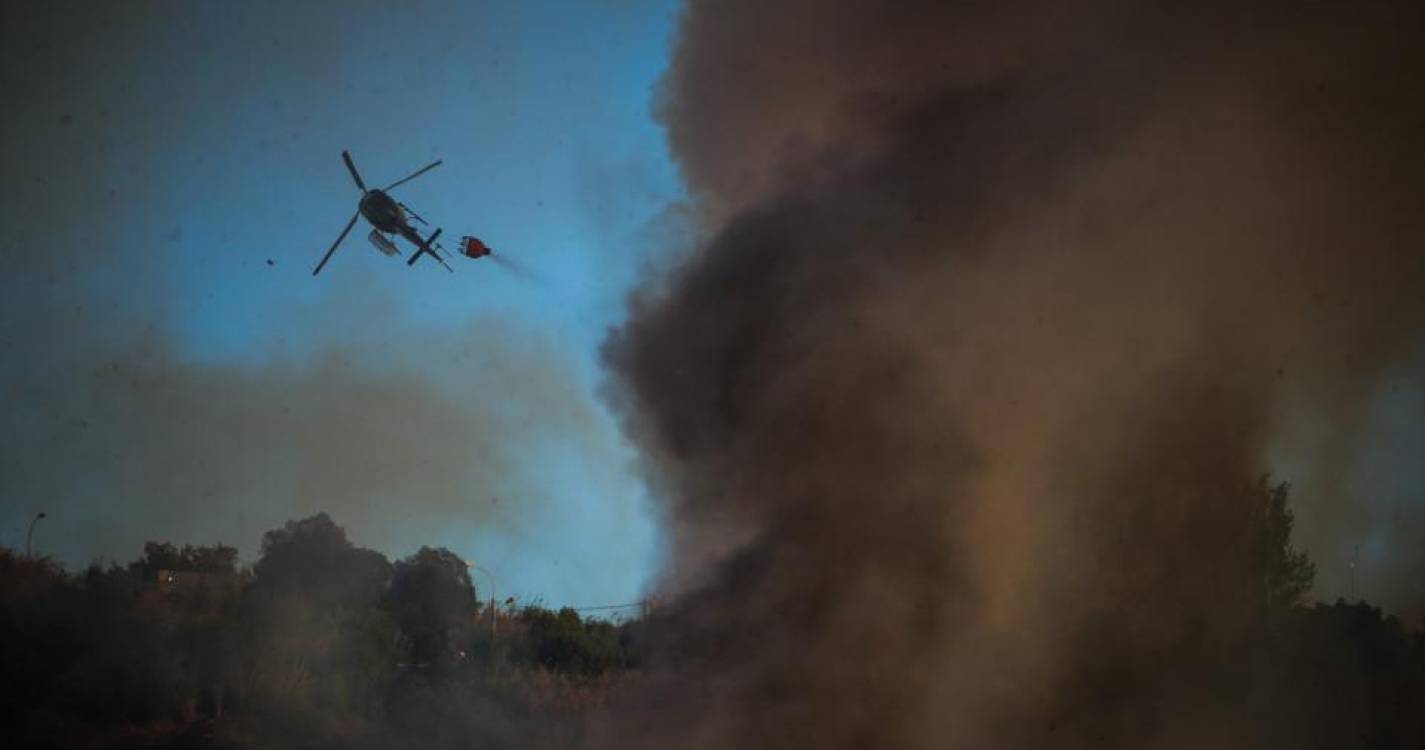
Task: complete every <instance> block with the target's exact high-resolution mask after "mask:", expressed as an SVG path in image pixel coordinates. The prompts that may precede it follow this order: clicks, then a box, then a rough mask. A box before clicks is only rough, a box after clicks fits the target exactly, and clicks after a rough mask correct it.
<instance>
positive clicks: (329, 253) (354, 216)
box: [312, 169, 361, 276]
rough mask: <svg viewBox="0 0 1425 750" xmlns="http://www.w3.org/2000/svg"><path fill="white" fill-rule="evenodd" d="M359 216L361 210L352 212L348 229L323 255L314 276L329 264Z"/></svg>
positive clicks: (343, 231) (313, 272)
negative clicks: (337, 247)
mask: <svg viewBox="0 0 1425 750" xmlns="http://www.w3.org/2000/svg"><path fill="white" fill-rule="evenodd" d="M351 173H352V174H356V170H354V169H353V170H351ZM358 179H360V178H358ZM359 218H361V211H359V210H358V211H357V212H356V213H355V214H352V216H351V221H348V222H347V223H346V229H343V230H341V234H340V235H339V236H338V237H337V238H336V242H333V243H332V246H331V249H329V250H327V254H326V255H323V256H322V262H321V263H318V264H317V267H316V268H315V269H314V270H313V271H312V275H313V276H316V275H317V274H319V273H321V272H322V266H325V265H326V264H327V261H329V260H331V257H332V253H334V252H336V246H337V245H340V244H341V241H342V240H344V239H346V235H347V234H348V233H349V232H351V228H352V227H354V226H356V220H357V219H359Z"/></svg>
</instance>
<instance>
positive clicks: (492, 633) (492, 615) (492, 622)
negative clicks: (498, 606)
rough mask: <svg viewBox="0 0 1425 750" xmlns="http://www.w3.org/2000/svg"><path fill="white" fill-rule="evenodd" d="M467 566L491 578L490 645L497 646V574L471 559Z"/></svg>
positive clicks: (466, 562)
mask: <svg viewBox="0 0 1425 750" xmlns="http://www.w3.org/2000/svg"><path fill="white" fill-rule="evenodd" d="M465 567H467V568H470V569H471V570H478V571H480V572H481V573H484V574H485V577H486V578H488V579H490V647H491V648H494V647H495V574H493V573H491V572H490V571H488V570H485V569H484V568H482V567H480V566H479V565H476V564H475V563H474V562H472V561H470V560H466V561H465Z"/></svg>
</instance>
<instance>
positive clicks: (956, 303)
mask: <svg viewBox="0 0 1425 750" xmlns="http://www.w3.org/2000/svg"><path fill="white" fill-rule="evenodd" d="M1157 6H1161V7H1157ZM1421 15H1422V11H1421V10H1420V9H1419V5H1418V4H1413V3H1405V2H1399V3H1373V4H1369V5H1366V6H1360V5H1351V6H1346V5H1340V4H1310V5H1302V4H1300V3H1285V2H1253V3H1211V2H1209V3H1197V4H1191V5H1180V4H1167V3H1163V4H1137V3H1114V2H1097V3H1074V4H1068V5H1066V4H1061V3H1035V2H1023V3H943V2H925V3H911V2H908V3H896V4H885V3H881V2H837V3H810V2H789V3H776V4H767V3H762V2H752V1H751V0H746V1H742V0H737V1H734V2H725V3H716V4H713V3H692V4H690V6H689V7H688V8H687V10H686V12H685V15H684V17H683V19H682V29H681V38H680V41H679V46H678V49H677V53H676V55H675V59H674V62H673V67H672V69H671V72H670V73H669V76H668V79H667V81H666V91H665V95H666V98H665V102H664V106H663V114H664V117H665V119H666V122H667V126H668V129H669V134H670V141H671V144H672V147H673V149H674V152H675V154H676V156H677V158H678V159H679V161H680V164H681V166H682V169H683V172H684V175H685V177H686V179H687V181H688V184H689V186H690V188H691V190H692V191H693V194H694V195H695V197H696V198H697V200H698V202H699V206H700V216H701V217H702V218H703V219H704V220H705V222H706V226H707V232H708V236H709V237H710V239H709V240H708V241H707V242H706V243H705V246H704V247H703V248H702V249H701V250H700V251H699V253H698V254H697V255H696V256H695V257H694V258H693V259H692V260H691V261H690V262H689V263H688V264H687V265H686V266H685V267H684V268H682V269H681V270H680V271H678V272H676V273H674V274H672V275H671V276H669V277H668V278H666V279H660V280H659V281H657V282H653V283H650V284H649V285H648V286H647V287H646V288H645V289H644V290H643V291H642V292H641V293H640V294H639V295H638V296H637V297H636V298H635V301H634V305H633V315H632V319H631V321H630V322H629V323H628V324H627V325H626V326H625V327H624V328H623V329H621V330H620V331H618V332H616V333H615V334H614V335H613V336H612V338H611V339H610V341H609V342H608V345H607V350H606V354H607V357H608V359H609V361H610V363H611V364H612V366H613V367H614V368H615V370H616V371H617V373H618V385H617V386H616V387H615V391H616V395H615V399H616V400H617V401H618V402H619V403H620V405H621V406H622V408H623V413H624V415H625V419H626V426H627V429H628V431H629V434H630V435H631V436H632V437H633V439H634V440H635V441H636V442H638V443H639V444H640V446H641V447H642V448H643V449H644V451H645V454H646V455H647V456H648V457H649V458H648V464H649V473H650V475H651V476H652V477H653V480H654V482H655V485H656V488H657V491H658V492H659V493H660V495H661V496H662V497H664V498H665V499H666V501H667V503H668V510H667V513H668V518H669V525H670V527H671V528H672V530H673V533H674V535H675V542H674V557H675V563H674V566H675V567H674V569H673V570H672V571H671V572H670V582H669V586H670V587H671V588H672V589H674V590H676V591H678V592H681V593H682V598H681V599H680V603H679V604H678V605H677V606H675V607H674V608H673V614H672V615H671V618H672V619H671V622H672V628H673V634H672V635H671V636H670V637H669V639H668V643H666V644H665V648H664V657H665V658H666V659H667V660H668V662H669V666H668V668H667V673H666V674H665V675H663V676H662V677H659V678H657V679H656V680H655V682H656V683H657V687H656V688H655V689H654V690H652V691H651V692H650V695H653V696H656V698H648V700H649V701H652V705H653V706H654V707H655V708H656V710H654V711H638V712H636V714H637V718H636V720H635V721H636V722H637V724H636V726H637V731H636V732H635V734H636V735H637V736H640V737H644V738H646V739H647V745H648V746H650V747H669V746H678V747H699V748H702V747H706V748H721V747H748V746H777V747H869V746H876V747H1038V746H1042V745H1046V744H1048V745H1053V746H1060V747H1078V746H1104V745H1108V746H1121V747H1141V746H1155V747H1202V746H1213V747H1238V746H1242V747H1246V746H1269V745H1273V744H1276V745H1280V744H1281V743H1282V742H1287V743H1288V744H1290V743H1291V742H1292V741H1294V740H1300V739H1301V737H1300V736H1297V735H1291V734H1290V733H1289V731H1288V730H1287V729H1283V727H1292V726H1296V727H1302V726H1305V725H1304V724H1302V723H1301V721H1300V719H1302V718H1303V717H1306V718H1309V717H1310V716H1311V712H1310V711H1306V712H1305V713H1302V711H1303V709H1302V708H1301V706H1304V705H1307V706H1309V705H1312V704H1311V703H1310V701H1311V700H1315V699H1314V698H1313V699H1306V698H1303V699H1302V701H1298V702H1295V703H1292V702H1291V701H1286V700H1283V702H1282V704H1281V705H1278V704H1275V703H1271V702H1270V701H1268V702H1267V703H1265V704H1264V703H1253V702H1251V701H1250V700H1248V698H1247V697H1243V696H1237V697H1232V696H1231V695H1228V694H1227V693H1224V692H1223V688H1224V686H1240V685H1244V684H1247V683H1250V682H1251V680H1250V679H1248V678H1249V677H1250V676H1251V675H1252V674H1253V672H1252V669H1253V667H1252V665H1251V664H1250V663H1246V662H1242V661H1240V660H1238V661H1230V660H1227V663H1224V660H1223V659H1222V658H1220V656H1215V655H1220V654H1224V653H1229V652H1232V653H1235V652H1233V651H1232V649H1233V648H1236V646H1235V645H1234V644H1240V643H1241V642H1242V641H1243V640H1244V639H1247V638H1249V637H1250V636H1249V634H1250V633H1251V632H1253V631H1252V628H1253V627H1254V626H1253V623H1254V622H1255V621H1256V620H1255V619H1254V618H1255V617H1256V615H1255V614H1254V612H1256V606H1257V605H1256V603H1255V600H1254V598H1253V596H1254V595H1253V593H1252V592H1253V588H1252V586H1253V583H1252V582H1251V581H1250V580H1249V579H1250V578H1251V576H1252V574H1253V571H1254V568H1253V564H1254V561H1253V560H1252V559H1249V558H1250V557H1251V553H1250V552H1249V548H1250V546H1251V545H1250V543H1249V540H1248V539H1247V538H1246V536H1245V535H1247V534H1248V533H1249V532H1248V531H1247V530H1248V529H1250V528H1251V527H1252V523H1253V520H1252V519H1253V513H1254V510H1253V508H1251V507H1249V506H1248V505H1247V504H1246V500H1245V499H1244V498H1246V497H1248V496H1250V492H1244V488H1249V487H1252V486H1253V483H1254V482H1255V481H1256V479H1257V477H1259V476H1260V475H1261V474H1262V473H1263V472H1266V471H1276V472H1277V474H1278V475H1279V476H1281V475H1282V474H1283V473H1284V471H1283V469H1282V468H1281V467H1277V466H1273V465H1271V463H1270V461H1269V455H1270V453H1271V450H1272V448H1273V446H1275V445H1278V444H1280V443H1281V442H1282V441H1284V440H1286V439H1287V438H1286V437H1284V435H1285V433H1286V431H1287V430H1288V429H1289V428H1290V427H1291V425H1293V424H1296V423H1298V422H1299V421H1301V420H1311V421H1314V422H1316V423H1322V424H1326V425H1329V430H1328V437H1326V438H1324V439H1322V440H1321V441H1320V442H1319V444H1318V445H1319V450H1317V451H1315V452H1313V453H1312V454H1311V455H1308V456H1305V457H1302V463H1301V465H1302V466H1306V467H1307V468H1308V469H1309V471H1307V470H1306V469H1303V470H1302V474H1301V475H1300V476H1287V477H1286V478H1288V479H1298V480H1302V481H1300V482H1299V484H1298V487H1297V490H1296V492H1295V497H1297V498H1307V499H1308V501H1309V502H1310V505H1309V506H1303V508H1305V510H1302V512H1301V516H1302V521H1303V522H1302V529H1301V531H1302V533H1301V534H1299V535H1298V544H1299V546H1303V545H1304V546H1306V547H1307V548H1308V549H1320V548H1325V547H1329V545H1330V544H1332V543H1336V544H1339V540H1333V538H1332V535H1333V534H1336V533H1338V532H1339V533H1347V534H1348V533H1364V531H1363V530H1364V529H1366V528H1367V527H1368V526H1369V524H1370V523H1371V522H1372V519H1370V518H1369V517H1367V516H1365V515H1364V511H1362V510H1361V509H1360V508H1359V507H1358V506H1357V505H1356V504H1354V503H1353V502H1352V501H1351V498H1350V497H1349V495H1348V493H1347V490H1348V488H1347V487H1346V486H1345V485H1346V482H1347V479H1348V477H1349V475H1350V468H1351V467H1350V465H1349V464H1350V462H1351V460H1352V457H1353V456H1355V455H1356V451H1357V450H1359V449H1360V448H1361V446H1363V445H1368V443H1369V439H1370V436H1369V435H1368V434H1367V433H1368V430H1367V429H1366V427H1367V424H1366V421H1367V420H1366V416H1365V413H1366V410H1367V407H1368V406H1369V405H1370V404H1372V403H1374V402H1375V400H1376V399H1378V398H1379V397H1380V394H1379V393H1378V388H1379V386H1380V385H1381V383H1382V378H1384V377H1386V376H1387V374H1388V373H1391V372H1393V370H1392V368H1397V367H1400V366H1402V363H1403V362H1406V361H1408V360H1409V358H1410V356H1411V355H1412V353H1413V352H1415V351H1418V348H1419V347H1420V345H1421V343H1422V337H1421V333H1422V332H1423V331H1425V295H1422V294H1421V291H1420V290H1422V289H1425V253H1422V252H1421V247H1422V240H1425V231H1422V230H1425V214H1422V212H1421V211H1420V210H1419V207H1420V205H1419V201H1420V197H1421V196H1422V195H1425V192H1422V190H1421V188H1422V185H1421V177H1420V172H1419V169H1418V165H1420V164H1422V163H1425V159H1422V157H1425V148H1422V145H1421V143H1422V138H1421V135H1422V130H1421V128H1422V125H1425V111H1422V106H1421V104H1420V102H1421V100H1420V97H1419V96H1418V85H1419V80H1418V72H1419V71H1421V70H1422V69H1423V68H1422V66H1421V63H1422V59H1421V57H1422V52H1421V48H1420V45H1419V44H1418V42H1417V40H1418V38H1419V34H1420V32H1421V31H1422V24H1421V20H1422V17H1421ZM1397 377H1398V375H1397ZM1305 480H1309V481H1305ZM1308 511H1309V512H1308ZM1408 522H1409V521H1408V520H1407V521H1406V523H1408ZM1414 528H1415V529H1416V531H1418V530H1419V527H1418V526H1416V527H1414ZM1402 554H1404V553H1402ZM1409 554H1412V555H1414V554H1418V549H1415V550H1410V551H1409ZM1412 567H1413V566H1412V565H1409V564H1402V565H1396V566H1395V567H1394V568H1393V569H1394V570H1398V571H1404V570H1410V569H1412ZM1412 586H1413V588H1412ZM1381 591H1383V592H1384V596H1383V597H1382V598H1383V599H1385V600H1386V603H1387V604H1388V605H1389V606H1391V607H1392V608H1394V609H1397V610H1402V611H1411V610H1414V611H1418V607H1419V605H1420V604H1421V603H1422V602H1421V600H1420V599H1419V595H1420V593H1421V592H1420V590H1419V588H1418V583H1416V582H1410V581H1407V580H1405V579H1403V578H1402V579H1397V580H1394V581H1387V582H1384V583H1382V584H1381ZM1252 684H1256V685H1260V684H1263V683H1260V682H1257V683H1252ZM1244 689H1245V690H1250V688H1244ZM1270 692H1271V691H1265V693H1270ZM1265 693H1264V694H1265ZM1233 695H1236V694H1233ZM1254 695H1255V694H1254ZM1239 698H1240V700H1239ZM1287 704H1290V705H1291V706H1293V708H1292V709H1291V711H1296V712H1297V713H1291V712H1290V711H1288V709H1286V708H1282V707H1281V706H1282V705H1287ZM1319 708H1321V709H1323V710H1324V708H1325V706H1324V705H1322V706H1320V707H1319ZM1320 715H1324V714H1320ZM1333 720H1334V721H1337V722H1338V723H1337V726H1346V725H1349V724H1350V722H1351V721H1352V720H1353V719H1352V717H1351V716H1339V715H1338V716H1337V717H1336V719H1333ZM624 731H628V728H627V727H625V728H624ZM1283 732H1286V733H1285V734H1284V733H1283ZM624 739H626V736H625V737H624Z"/></svg>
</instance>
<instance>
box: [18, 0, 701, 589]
mask: <svg viewBox="0 0 1425 750" xmlns="http://www.w3.org/2000/svg"><path fill="white" fill-rule="evenodd" d="M675 11H676V8H675V7H674V3H672V2H671V0H658V1H656V2H644V1H641V0H640V1H637V2H632V1H616V0H610V1H608V2H589V3H556V2H526V1H521V2H495V3H443V2H422V3H399V4H395V3H385V2H380V3H374V2H373V3H340V4H337V3H285V2H281V3H141V4H126V5H125V7H123V8H122V9H116V8H114V7H108V6H104V5H103V4H98V3H90V4H85V5H65V6H64V7H53V6H49V5H46V6H44V7H40V6H28V7H26V8H23V9H19V8H16V7H14V6H7V8H6V9H5V10H4V11H3V15H4V23H3V24H0V25H3V27H4V31H3V32H0V34H3V40H0V41H3V52H0V55H3V64H0V78H3V80H4V85H5V88H6V90H7V91H9V92H10V103H9V104H8V105H7V113H6V116H5V118H4V120H3V123H0V127H3V139H0V169H3V174H4V184H5V186H6V187H5V193H4V195H5V199H4V200H3V202H0V214H3V217H2V218H0V255H3V261H4V266H5V269H6V271H5V276H4V279H3V281H0V293H3V302H0V304H3V311H4V316H3V319H0V337H3V339H2V341H3V345H4V347H5V351H6V352H7V356H6V357H5V358H4V360H3V362H0V384H3V386H4V387H5V389H6V390H7V391H8V393H7V394H6V398H7V402H8V403H9V404H10V406H9V407H8V408H7V410H6V416H5V421H4V423H3V426H0V448H3V453H0V543H3V544H5V545H7V546H11V547H22V546H23V545H24V535H25V526H26V523H27V521H28V520H29V519H30V518H31V517H32V516H33V514H34V513H35V512H37V511H39V510H44V511H46V512H47V513H48V514H49V517H48V518H47V519H46V520H44V521H42V522H40V525H39V526H38V529H37V531H36V533H35V546H36V548H37V550H38V551H40V552H44V553H46V554H53V555H56V556H58V557H59V558H60V559H62V560H64V561H65V562H66V563H68V564H71V565H74V564H82V563H84V562H87V561H88V560H90V559H92V558H95V557H102V558H106V559H115V560H119V561H125V560H128V559H132V558H133V557H136V556H137V555H138V554H139V553H140V551H141V545H142V542H143V541H144V540H145V539H149V538H157V539H171V540H172V541H174V542H178V543H184V542H194V543H210V542H215V541H219V540H221V541H223V542H226V543H230V544H236V545H237V546H238V547H239V548H240V549H241V551H242V556H243V559H244V560H245V561H248V562H251V561H252V560H254V559H255V557H256V555H257V552H258V548H259V543H260V538H261V533H262V531H264V530H266V529H270V528H273V527H275V526H279V525H281V523H282V522H284V521H286V520H288V519H291V518H296V517H300V516H304V515H308V514H311V513H314V512H317V511H322V510H325V511H329V512H330V513H331V514H332V516H333V517H334V518H335V519H336V521H337V522H338V523H340V524H343V525H344V526H346V528H347V530H348V533H349V535H350V536H351V537H352V539H353V541H355V542H356V543H358V544H364V545H368V546H373V547H376V548H378V549H380V550H381V551H383V552H385V553H386V554H388V555H390V556H393V557H395V556H400V555H405V554H408V553H410V552H413V551H414V550H415V549H416V548H417V547H418V546H420V545H421V544H438V545H446V546H449V547H450V548H452V549H454V550H455V551H457V552H458V553H460V554H462V555H465V556H467V557H470V558H473V559H475V560H477V561H478V562H479V563H480V564H481V565H482V566H484V567H486V568H488V569H490V570H492V571H493V572H494V573H495V575H496V576H497V578H498V579H499V580H498V588H499V593H500V595H501V596H504V595H507V594H515V595H520V596H522V597H525V598H540V597H542V598H543V600H544V601H545V602H546V603H549V604H575V605H583V604H605V603H613V602H625V601H631V600H634V599H636V598H638V596H639V595H640V593H641V590H642V587H643V586H644V585H645V583H646V582H647V581H648V579H649V576H650V575H651V574H652V572H653V571H654V570H655V568H656V566H657V559H658V555H659V548H658V540H657V532H656V521H655V519H654V518H653V517H652V515H651V511H650V510H649V506H648V504H647V500H646V497H645V495H644V490H643V488H642V485H641V483H640V482H639V481H638V480H637V479H636V478H635V476H634V473H633V471H632V468H631V455H632V454H631V451H630V449H629V448H628V447H627V446H626V445H625V444H624V442H623V441H622V439H621V438H620V436H619V434H618V430H617V427H616V425H615V424H614V422H613V420H612V419H611V418H610V416H609V415H608V412H607V411H606V409H605V408H604V406H603V405H602V403H601V402H600V400H599V397H598V390H599V387H600V379H601V377H602V375H601V374H600V370H599V368H598V366H597V359H596V350H597V346H598V343H599V341H600V340H601V339H602V337H603V336H604V332H605V331H606V329H607V328H608V327H609V326H610V325H611V324H614V323H616V322H617V321H618V320H619V318H620V316H621V314H622V309H623V300H624V295H625V294H626V293H627V292H628V290H629V289H630V288H631V286H632V284H633V282H634V280H635V279H636V278H637V276H638V273H639V270H640V269H641V268H642V267H643V266H644V265H645V264H647V263H649V262H657V261H658V260H659V259H658V258H656V257H650V256H649V255H647V253H648V252H650V251H653V252H673V251H675V250H676V248H677V247H678V242H676V241H673V240H670V238H674V237H676V233H677V232H678V231H679V222H678V215H679V212H678V210H677V208H676V206H677V205H678V201H679V199H680V197H681V196H680V192H679V191H680V188H679V184H678V180H677V177H676V174H675V171H674V169H673V167H672V166H671V163H670V162H669V160H668V158H667V156H666V148H665V145H664V142H663V136H662V131H661V129H660V128H659V126H658V125H657V123H656V122H655V121H654V119H653V117H652V114H651V113H652V107H653V101H654V98H655V84H656V82H657V80H658V78H659V76H660V74H661V72H662V70H663V68H664V66H665V65H666V60H667V55H668V50H669V47H670V44H671V34H672V31H673V27H674V21H675ZM344 148H347V149H350V150H351V152H352V154H353V156H354V157H355V160H356V163H357V166H358V167H359V169H360V170H361V172H362V174H363V176H364V177H365V179H366V181H367V182H368V183H371V184H386V183H389V182H392V181H394V180H396V179H398V178H400V177H402V176H404V175H405V174H407V173H409V172H410V171H413V170H414V169H416V168H418V167H420V166H422V165H424V164H426V163H428V162H430V161H432V160H434V159H437V158H439V159H443V160H444V161H445V164H444V166H442V167H440V168H439V169H437V170H434V171H432V172H430V173H428V174H427V175H425V176H423V177H421V178H420V179H419V180H417V181H414V182H412V183H410V184H409V185H406V186H403V187H402V188H400V189H399V190H398V191H397V197H398V198H400V199H401V200H403V201H405V202H407V203H409V204H410V205H412V206H413V207H414V208H416V209H417V210H418V211H419V212H420V213H421V214H422V215H423V216H424V217H426V218H427V219H429V220H431V222H432V223H433V225H437V226H442V227H444V229H445V233H446V236H448V237H452V238H454V237H458V236H460V235H461V234H467V233H468V234H474V235H477V236H479V237H481V238H482V239H484V240H485V241H486V242H487V243H488V244H490V245H491V246H492V247H494V248H496V250H497V252H501V253H504V254H506V256H507V257H508V258H509V259H510V260H511V261H512V262H513V263H514V264H515V267H514V268H513V269H512V268H507V267H501V266H498V265H496V264H493V263H491V262H489V260H488V259H487V260H482V261H470V260H467V259H461V258H456V259H454V260H453V261H452V263H453V265H454V266H455V267H456V271H457V273H456V274H455V275H450V274H447V273H446V272H445V271H444V270H442V269H440V268H438V267H436V266H434V265H430V264H428V263H422V264H420V265H419V266H417V267H416V268H414V269H412V268H407V267H406V266H405V264H404V263H403V262H401V261H400V260H399V259H393V258H387V257H385V256H383V255H381V254H379V253H378V252H377V251H376V250H375V249H374V248H372V247H371V245H370V244H369V243H368V241H367V239H366V236H365V235H366V232H367V231H369V227H366V226H365V225H364V223H362V224H359V225H358V226H357V227H356V228H355V229H354V230H353V231H352V233H351V235H350V236H349V237H348V238H347V240H346V242H345V243H344V245H343V246H342V248H341V249H340V250H339V251H338V252H337V254H336V256H335V257H334V258H333V259H332V261H331V263H330V264H329V265H328V266H327V267H326V269H325V270H324V271H323V273H322V275H321V276H319V277H317V278H313V277H312V276H311V270H312V267H313V266H314V265H315V264H316V262H317V260H318V259H319V258H320V256H321V253H322V252H323V251H324V250H325V248H326V247H327V245H328V244H329V243H330V242H331V241H332V240H333V239H334V238H335V237H336V234H337V233H338V232H339V231H340V229H341V227H342V226H343V224H344V223H345V222H346V220H347V219H348V218H349V217H350V216H351V213H352V212H353V211H354V209H355V204H356V200H357V198H358V195H359V194H358V192H357V190H356V189H355V187H354V186H353V184H352V182H351V180H350V178H349V177H348V175H347V173H346V170H345V169H344V168H343V166H342V163H341V160H340V153H341V151H342V149H344ZM651 238H657V240H658V241H656V242H654V241H650V239H651ZM478 582H479V584H480V585H481V586H482V588H483V586H484V579H483V578H479V579H478ZM484 593H485V592H483V591H482V595H484Z"/></svg>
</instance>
